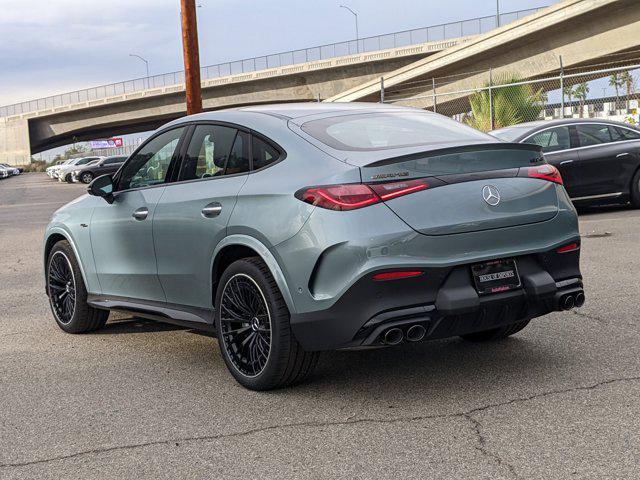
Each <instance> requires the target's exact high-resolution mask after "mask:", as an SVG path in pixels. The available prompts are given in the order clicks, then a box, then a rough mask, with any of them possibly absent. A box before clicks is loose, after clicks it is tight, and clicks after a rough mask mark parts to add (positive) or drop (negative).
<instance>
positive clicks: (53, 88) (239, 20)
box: [0, 0, 556, 105]
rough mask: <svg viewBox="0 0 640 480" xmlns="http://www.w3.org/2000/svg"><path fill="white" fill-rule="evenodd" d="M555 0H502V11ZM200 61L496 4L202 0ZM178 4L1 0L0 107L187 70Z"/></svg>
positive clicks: (472, 12)
mask: <svg viewBox="0 0 640 480" xmlns="http://www.w3.org/2000/svg"><path fill="white" fill-rule="evenodd" d="M555 2H556V0H500V8H501V11H503V12H507V11H513V10H521V9H526V8H532V7H536V6H544V5H549V4H552V3H555ZM196 3H198V4H200V5H201V7H200V8H198V25H199V36H200V56H201V64H202V65H207V64H215V63H219V62H223V61H228V60H236V59H241V58H246V57H253V56H257V55H263V54H269V53H276V52H279V51H286V50H291V49H298V48H303V47H310V46H315V45H321V44H325V43H331V42H337V41H343V40H348V39H351V38H353V37H354V22H353V17H352V16H351V15H350V14H349V13H348V12H347V11H346V10H344V9H341V8H339V5H340V3H345V4H347V5H349V6H350V7H351V8H353V9H354V10H355V11H357V12H358V13H359V23H360V25H359V26H360V36H361V37H363V36H370V35H377V34H381V33H388V32H393V31H398V30H405V29H409V28H417V27H423V26H427V25H434V24H438V23H444V22H450V21H457V20H461V19H465V18H473V17H478V16H484V15H492V14H495V8H496V2H495V0H446V1H443V0H307V1H305V0H197V2H196ZM179 4H180V2H179V0H109V1H107V2H105V1H103V0H101V1H97V0H0V105H6V104H10V103H16V102H19V101H23V100H30V99H34V98H40V97H43V96H46V95H51V94H56V93H62V92H65V91H73V90H76V89H80V88H86V87H91V86H96V85H101V84H105V83H111V82H116V81H120V80H126V79H131V78H137V77H140V76H143V75H144V73H145V69H144V64H143V63H142V62H141V61H140V60H138V59H135V58H132V57H130V56H129V53H136V54H139V55H142V56H143V57H145V58H147V59H148V60H149V63H150V69H151V74H157V73H164V72H170V71H174V70H181V69H182V50H181V49H182V46H181V43H180V42H181V38H180V18H179V11H180V7H179Z"/></svg>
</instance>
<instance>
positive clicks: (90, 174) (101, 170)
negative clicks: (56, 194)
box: [71, 155, 127, 183]
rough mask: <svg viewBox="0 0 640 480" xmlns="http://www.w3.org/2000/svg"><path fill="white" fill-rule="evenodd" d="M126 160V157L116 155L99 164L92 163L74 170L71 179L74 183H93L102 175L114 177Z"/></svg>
mask: <svg viewBox="0 0 640 480" xmlns="http://www.w3.org/2000/svg"><path fill="white" fill-rule="evenodd" d="M126 159H127V156H126V155H115V156H112V157H107V158H103V159H102V160H100V161H99V162H97V163H93V162H91V163H90V164H87V165H83V166H82V167H80V168H78V169H76V170H74V171H73V173H72V174H71V179H72V180H73V181H74V182H82V183H91V181H92V180H93V179H94V178H96V177H99V176H100V175H112V174H114V173H116V172H117V171H118V169H119V168H120V167H121V166H122V164H123V163H124V161H125V160H126Z"/></svg>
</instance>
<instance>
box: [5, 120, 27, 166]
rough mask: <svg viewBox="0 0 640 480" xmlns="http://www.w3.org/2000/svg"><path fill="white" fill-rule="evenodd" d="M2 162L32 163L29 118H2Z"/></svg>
mask: <svg viewBox="0 0 640 480" xmlns="http://www.w3.org/2000/svg"><path fill="white" fill-rule="evenodd" d="M0 163H8V164H9V165H27V164H29V163H31V145H30V143H29V121H28V120H26V119H16V120H13V119H8V118H0Z"/></svg>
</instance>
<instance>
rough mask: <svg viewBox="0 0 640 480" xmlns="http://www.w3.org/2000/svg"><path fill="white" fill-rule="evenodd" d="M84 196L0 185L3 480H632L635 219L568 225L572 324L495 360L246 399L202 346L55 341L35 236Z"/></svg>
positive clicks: (118, 323)
mask: <svg viewBox="0 0 640 480" xmlns="http://www.w3.org/2000/svg"><path fill="white" fill-rule="evenodd" d="M82 192H83V186H79V185H66V184H58V183H57V182H53V181H51V180H49V179H48V177H46V176H44V175H43V174H25V175H22V176H20V177H14V178H10V179H7V180H2V181H0V478H1V479H3V480H8V479H23V478H34V479H60V478H79V479H92V478H132V477H135V478H136V479H143V478H279V479H286V478H303V477H306V478H308V477H311V478H346V477H348V478H363V479H364V478H395V479H398V478H438V479H444V478H452V479H462V478H474V479H475V478H486V479H501V478H505V479H513V478H519V479H523V478H530V479H542V478H544V479H552V478H554V479H555V478H559V479H560V478H561V479H567V478H580V479H584V478H593V479H601V478H638V475H639V474H638V472H639V471H640V463H639V462H640V401H638V399H639V398H640V368H639V367H640V302H639V300H638V299H639V298H640V282H639V281H638V280H639V279H640V274H639V272H640V211H634V210H631V209H627V208H614V209H604V210H598V211H594V212H589V213H587V214H584V215H582V216H581V228H582V232H583V235H584V236H583V250H582V255H583V273H584V275H585V279H586V293H587V303H586V305H585V306H584V307H583V308H582V309H581V310H579V311H578V312H575V313H556V314H553V315H549V316H547V317H545V318H543V319H538V320H534V321H533V322H532V323H531V325H530V326H529V327H528V328H526V329H525V330H524V331H522V332H521V333H519V334H518V335H516V336H514V337H513V338H510V339H508V340H505V341H502V342H499V343H495V344H488V345H473V344H468V343H465V342H463V341H461V340H458V339H452V340H446V341H437V342H432V343H423V344H418V345H410V346H405V347H396V348H388V349H381V350H375V351H361V352H333V353H327V354H324V355H323V357H322V358H321V360H320V363H319V366H318V369H317V371H316V374H315V375H314V376H313V378H312V379H311V381H310V382H308V383H306V384H304V385H302V386H299V387H296V388H292V389H289V390H281V391H276V392H269V393H253V392H249V391H247V390H244V389H243V388H241V387H240V386H238V385H237V384H236V383H235V382H234V381H233V380H232V378H231V376H230V375H229V374H228V373H227V371H226V369H225V366H224V364H223V362H222V359H221V358H220V356H219V352H218V346H217V343H216V340H215V339H213V338H211V337H208V336H205V335H200V334H197V333H193V332H192V331H189V330H185V329H180V328H176V327H171V326H167V325H161V324H155V323H152V322H147V321H142V320H137V319H131V318H126V317H119V318H117V319H115V320H113V321H110V323H108V324H107V327H106V328H105V329H104V330H102V331H100V332H98V333H95V334H88V335H75V336H74V335H68V334H65V333H63V332H62V331H61V330H59V329H58V327H57V326H56V325H55V323H54V321H53V319H52V317H51V314H50V312H49V307H48V304H47V300H46V297H45V294H44V282H43V276H42V261H41V249H42V246H41V244H42V234H43V231H44V227H45V225H46V223H47V221H48V218H49V216H50V215H51V213H52V212H53V211H54V210H55V209H56V208H58V207H59V206H60V205H62V204H63V203H65V202H67V201H69V200H71V199H73V198H74V197H76V196H77V195H79V194H81V193H82ZM606 232H609V233H610V234H609V235H606Z"/></svg>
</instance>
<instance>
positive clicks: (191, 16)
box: [180, 0, 202, 115]
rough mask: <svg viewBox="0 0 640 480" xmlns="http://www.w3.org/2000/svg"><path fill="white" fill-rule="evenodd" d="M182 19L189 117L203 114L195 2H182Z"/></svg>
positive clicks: (190, 0)
mask: <svg viewBox="0 0 640 480" xmlns="http://www.w3.org/2000/svg"><path fill="white" fill-rule="evenodd" d="M180 7H181V12H180V13H181V15H180V16H181V17H182V50H183V55H184V80H185V86H186V91H187V115H192V114H194V113H200V112H202V85H201V84H200V53H199V50H198V24H197V22H196V2H195V0H180Z"/></svg>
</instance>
